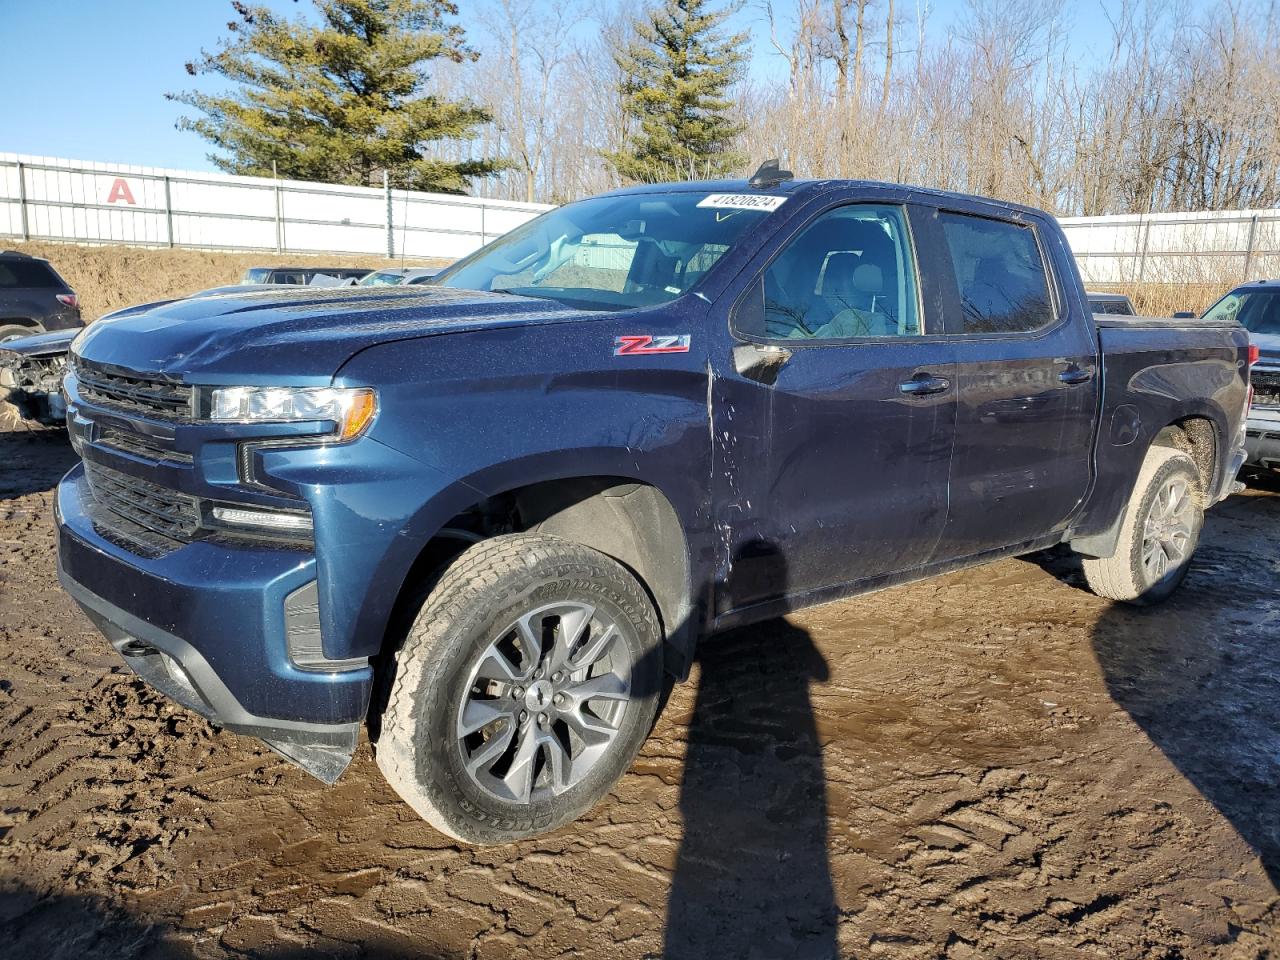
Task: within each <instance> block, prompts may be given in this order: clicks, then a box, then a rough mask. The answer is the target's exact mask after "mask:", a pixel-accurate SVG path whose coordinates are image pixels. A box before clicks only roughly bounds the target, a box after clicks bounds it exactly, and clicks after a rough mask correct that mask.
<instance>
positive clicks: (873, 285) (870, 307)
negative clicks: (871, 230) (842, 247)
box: [818, 253, 898, 337]
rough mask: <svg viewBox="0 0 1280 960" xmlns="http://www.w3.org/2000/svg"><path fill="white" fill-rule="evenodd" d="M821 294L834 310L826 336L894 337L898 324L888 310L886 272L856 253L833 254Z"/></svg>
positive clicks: (821, 334) (825, 273)
mask: <svg viewBox="0 0 1280 960" xmlns="http://www.w3.org/2000/svg"><path fill="white" fill-rule="evenodd" d="M820 292H821V294H822V297H823V299H824V300H826V302H827V305H828V308H829V309H830V311H831V313H832V317H831V320H830V322H829V323H827V324H825V325H824V327H823V329H822V330H821V331H820V332H819V334H818V335H819V336H822V337H892V336H896V335H897V334H898V325H897V323H895V322H894V320H893V318H892V317H891V316H890V315H889V314H888V312H886V310H885V306H886V301H885V296H884V271H883V270H882V269H881V268H880V267H879V266H877V265H876V264H874V263H867V262H865V260H864V258H863V257H861V256H859V255H858V254H856V253H833V254H832V255H831V256H830V258H828V260H827V266H826V269H825V270H824V271H823V276H822V289H821V291H820Z"/></svg>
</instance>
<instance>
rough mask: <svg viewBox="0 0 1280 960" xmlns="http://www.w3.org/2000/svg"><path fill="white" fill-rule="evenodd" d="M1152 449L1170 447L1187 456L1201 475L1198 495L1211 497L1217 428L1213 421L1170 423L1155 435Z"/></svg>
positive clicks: (1192, 419) (1191, 419) (1215, 471)
mask: <svg viewBox="0 0 1280 960" xmlns="http://www.w3.org/2000/svg"><path fill="white" fill-rule="evenodd" d="M1152 446H1162V447H1173V448H1174V449H1175V450H1181V451H1182V452H1183V453H1185V454H1186V455H1187V456H1189V457H1190V458H1191V459H1192V461H1194V463H1195V465H1196V471H1197V472H1198V473H1199V474H1200V489H1201V492H1202V493H1203V494H1204V495H1205V496H1206V497H1208V496H1210V495H1211V494H1212V492H1213V486H1214V481H1215V480H1216V479H1217V476H1218V428H1217V425H1216V424H1214V422H1213V421H1212V420H1210V419H1209V418H1208V417H1185V418H1183V419H1182V420H1179V421H1177V422H1176V423H1171V424H1169V426H1167V427H1165V428H1164V429H1163V430H1161V431H1160V432H1159V433H1158V434H1156V438H1155V440H1154V441H1153V442H1152Z"/></svg>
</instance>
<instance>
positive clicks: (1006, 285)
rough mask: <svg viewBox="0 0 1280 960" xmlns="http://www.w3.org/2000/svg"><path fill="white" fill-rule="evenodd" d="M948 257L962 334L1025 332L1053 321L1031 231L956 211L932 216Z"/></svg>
mask: <svg viewBox="0 0 1280 960" xmlns="http://www.w3.org/2000/svg"><path fill="white" fill-rule="evenodd" d="M938 221H939V223H941V224H942V233H943V236H944V237H945V239H946V242H947V248H948V250H949V251H950V253H951V264H952V266H953V268H954V269H955V276H956V287H957V288H958V290H959V293H960V306H961V310H962V314H963V316H964V332H965V333H1025V332H1028V331H1032V330H1039V329H1041V328H1042V327H1047V326H1048V325H1049V324H1051V323H1052V322H1053V321H1054V319H1055V313H1054V308H1053V298H1052V296H1051V295H1050V293H1049V280H1048V275H1047V273H1046V271H1045V267H1044V258H1043V257H1042V256H1041V255H1040V245H1039V244H1038V243H1037V242H1036V234H1035V230H1034V229H1033V228H1031V227H1027V226H1022V225H1021V224H1016V223H1009V222H1007V221H1004V220H988V219H986V218H984V217H971V216H966V215H965V214H961V213H946V212H944V213H941V214H939V216H938Z"/></svg>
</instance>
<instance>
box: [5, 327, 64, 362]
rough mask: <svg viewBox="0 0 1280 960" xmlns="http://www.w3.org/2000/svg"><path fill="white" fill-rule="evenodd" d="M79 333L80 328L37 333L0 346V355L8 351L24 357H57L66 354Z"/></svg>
mask: <svg viewBox="0 0 1280 960" xmlns="http://www.w3.org/2000/svg"><path fill="white" fill-rule="evenodd" d="M79 332H80V328H79V327H77V328H76V329H74V330H54V331H52V332H50V333H37V334H34V335H32V336H30V337H22V338H21V339H18V340H10V341H8V342H7V343H5V344H3V345H0V354H3V353H4V351H6V350H8V351H10V352H12V353H17V354H20V355H22V356H24V357H53V356H57V355H58V354H60V353H66V352H67V348H68V347H69V346H71V341H72V340H74V339H75V338H76V335H77V334H78V333H79Z"/></svg>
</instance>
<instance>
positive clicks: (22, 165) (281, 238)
mask: <svg viewBox="0 0 1280 960" xmlns="http://www.w3.org/2000/svg"><path fill="white" fill-rule="evenodd" d="M548 209H550V207H549V206H547V205H545V204H538V203H515V202H508V201H501V200H481V199H476V198H473V197H459V196H453V195H450V194H438V193H419V192H416V191H410V190H392V189H388V188H387V187H385V186H384V187H381V188H379V187H347V186H334V185H330V184H321V183H307V182H304V181H300V180H274V179H268V178H262V177H236V176H227V175H224V174H216V173H192V172H189V171H183V170H166V169H162V168H159V167H139V166H128V165H123V164H114V163H93V162H89V161H79V160H63V159H59V158H53V157H33V156H26V155H22V154H16V153H0V236H4V235H8V236H11V237H17V238H20V239H33V240H68V241H76V242H81V243H125V244H132V245H137V246H157V247H195V248H200V249H207V250H270V251H274V252H276V253H350V254H372V255H375V256H379V257H400V256H405V257H412V258H444V259H449V260H452V259H456V258H457V257H460V256H463V255H465V254H467V253H470V252H471V251H472V250H474V249H476V248H477V247H479V246H482V245H483V244H485V243H487V242H488V241H489V240H492V239H493V238H494V237H497V236H501V235H502V234H504V233H506V232H507V231H508V230H511V229H512V228H513V227H517V226H519V225H520V224H522V223H524V222H525V221H526V220H530V219H532V218H533V217H535V216H537V215H538V214H539V213H541V212H542V211H544V210H548Z"/></svg>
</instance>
